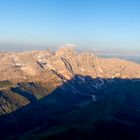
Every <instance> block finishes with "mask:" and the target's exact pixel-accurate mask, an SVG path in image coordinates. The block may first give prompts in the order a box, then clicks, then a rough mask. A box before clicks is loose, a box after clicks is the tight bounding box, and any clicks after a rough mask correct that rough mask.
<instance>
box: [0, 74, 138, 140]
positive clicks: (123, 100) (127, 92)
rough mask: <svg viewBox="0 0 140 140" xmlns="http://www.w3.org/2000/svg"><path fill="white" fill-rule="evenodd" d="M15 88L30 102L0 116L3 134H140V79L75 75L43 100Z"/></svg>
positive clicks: (62, 136) (85, 136)
mask: <svg viewBox="0 0 140 140" xmlns="http://www.w3.org/2000/svg"><path fill="white" fill-rule="evenodd" d="M12 90H13V89H12ZM17 91H18V92H17ZM16 92H17V93H18V94H20V95H21V96H24V97H26V98H27V99H28V100H30V101H31V103H30V104H29V105H27V106H25V107H22V108H20V109H18V110H16V111H14V112H12V113H10V114H7V115H3V116H0V130H1V131H0V135H1V137H5V136H10V135H13V136H14V135H16V136H18V135H21V134H22V133H25V132H27V131H29V130H32V133H33V134H34V135H36V134H37V133H41V132H42V131H45V132H46V135H45V136H44V135H43V136H42V137H41V139H42V138H43V137H44V138H48V139H57V138H60V139H72V138H73V139H74V138H75V139H91V138H93V137H95V138H96V139H101V138H102V139H104V138H108V139H113V138H114V139H118V138H119V139H124V138H131V139H132V138H140V136H139V134H138V131H139V130H140V127H139V126H140V121H139V120H140V111H139V110H140V79H119V78H116V79H102V78H96V79H93V78H91V77H89V76H81V75H76V76H75V77H74V78H73V79H71V80H69V81H67V82H66V83H64V84H63V85H61V86H60V87H58V88H56V89H55V90H54V91H53V92H52V93H51V94H50V95H48V96H46V97H44V98H43V99H40V100H37V99H36V98H35V97H34V95H31V94H30V92H26V91H24V92H23V91H21V89H18V90H17V89H16ZM34 101H35V102H34ZM54 128H55V129H54ZM119 129H120V131H118V130H119ZM49 132H50V134H49ZM81 132H82V134H81ZM130 132H131V133H130Z"/></svg>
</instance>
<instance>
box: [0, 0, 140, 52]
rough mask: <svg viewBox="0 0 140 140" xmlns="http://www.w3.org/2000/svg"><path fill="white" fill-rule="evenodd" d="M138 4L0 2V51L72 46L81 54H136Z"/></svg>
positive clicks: (129, 1) (139, 43) (123, 1)
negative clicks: (81, 52) (100, 52)
mask: <svg viewBox="0 0 140 140" xmlns="http://www.w3.org/2000/svg"><path fill="white" fill-rule="evenodd" d="M139 4H140V2H139V1H138V0H133V1H132V0H121V1H120V0H118V1H111V0H106V1H103V0H98V1H97V0H86V1H85V0H81V1H80V2H79V1H74V0H71V1H65V0H59V1H58V0H47V1H46V0H41V1H40V0H30V1H29V0H21V1H18V0H12V1H11V0H3V1H1V4H0V14H1V19H0V20H1V22H0V50H6V51H23V50H36V49H37V50H38V49H41V50H42V49H47V48H57V47H58V46H60V45H63V44H68V43H70V44H75V45H76V46H79V47H80V48H81V49H85V50H92V49H97V50H105V51H109V50H114V51H133V52H137V51H140V41H139V37H140V27H139V25H140V18H139V14H140V9H139Z"/></svg>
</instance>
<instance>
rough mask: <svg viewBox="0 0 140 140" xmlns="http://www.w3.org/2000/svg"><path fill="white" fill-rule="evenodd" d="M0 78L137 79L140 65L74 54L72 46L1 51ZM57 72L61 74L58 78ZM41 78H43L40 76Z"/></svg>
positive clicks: (15, 80) (33, 79) (43, 80)
mask: <svg viewBox="0 0 140 140" xmlns="http://www.w3.org/2000/svg"><path fill="white" fill-rule="evenodd" d="M0 64H1V67H0V78H1V80H10V81H13V82H15V83H16V82H19V81H20V82H23V81H40V82H43V83H45V82H47V81H48V79H49V80H50V81H51V79H53V78H54V77H55V80H56V81H62V76H63V78H65V79H71V78H72V77H73V76H74V75H76V74H81V75H88V76H91V77H93V78H96V77H100V78H139V77H140V65H138V64H136V63H133V62H129V61H125V60H121V59H117V58H106V59H105V58H99V57H97V56H95V55H94V54H92V53H89V52H82V53H77V52H76V51H75V50H74V48H70V47H65V48H60V49H58V50H57V51H56V52H54V51H51V50H44V51H29V52H19V53H14V52H1V53H0ZM58 75H62V76H61V78H60V76H58ZM44 77H45V78H44Z"/></svg>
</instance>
